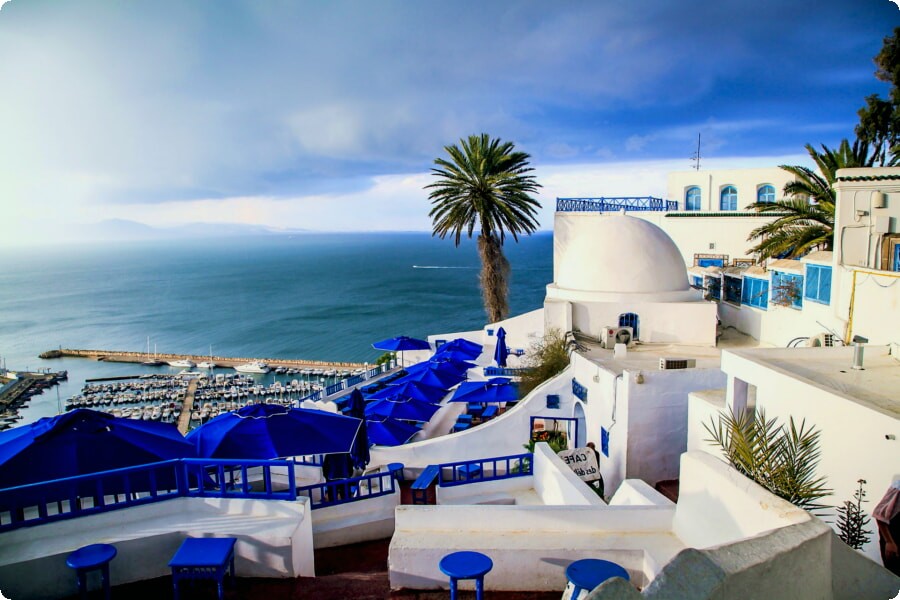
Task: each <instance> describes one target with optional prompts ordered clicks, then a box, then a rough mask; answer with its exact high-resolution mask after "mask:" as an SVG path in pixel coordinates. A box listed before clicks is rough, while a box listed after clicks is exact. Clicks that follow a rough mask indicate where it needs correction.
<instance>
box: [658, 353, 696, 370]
mask: <svg viewBox="0 0 900 600" xmlns="http://www.w3.org/2000/svg"><path fill="white" fill-rule="evenodd" d="M696 366H697V360H696V359H694V358H677V357H674V356H663V357H660V359H659V368H660V370H662V371H671V370H672V369H693V368H694V367H696Z"/></svg>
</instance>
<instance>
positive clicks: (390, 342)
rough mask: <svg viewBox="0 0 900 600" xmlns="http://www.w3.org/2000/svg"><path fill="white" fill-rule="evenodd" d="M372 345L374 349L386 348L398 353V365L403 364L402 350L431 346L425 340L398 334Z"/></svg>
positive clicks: (422, 348)
mask: <svg viewBox="0 0 900 600" xmlns="http://www.w3.org/2000/svg"><path fill="white" fill-rule="evenodd" d="M372 347H373V348H375V349H376V350H387V351H389V352H399V353H400V365H401V366H403V351H404V350H430V349H431V346H430V345H429V344H428V342H426V341H425V340H420V339H417V338H411V337H407V336H405V335H400V336H397V337H393V338H390V339H387V340H381V341H380V342H375V343H374V344H372Z"/></svg>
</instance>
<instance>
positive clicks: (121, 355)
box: [40, 348, 366, 369]
mask: <svg viewBox="0 0 900 600" xmlns="http://www.w3.org/2000/svg"><path fill="white" fill-rule="evenodd" d="M63 357H74V358H88V359H91V360H100V361H104V362H121V363H143V362H144V361H146V360H148V359H154V360H161V361H164V362H170V361H174V360H191V361H193V362H195V363H199V362H203V361H205V360H207V361H208V360H212V361H213V362H215V363H216V364H217V365H218V366H220V367H235V366H237V365H242V364H245V363H249V362H256V361H260V362H264V363H266V364H268V365H269V366H270V367H272V368H277V367H285V368H294V369H362V368H364V367H365V366H366V363H359V362H333V361H324V360H307V359H300V358H235V357H228V356H213V357H210V356H209V355H206V354H153V355H149V356H148V355H147V353H146V352H130V351H125V350H76V349H70V348H60V349H58V350H49V351H47V352H43V353H41V355H40V358H45V359H47V358H63Z"/></svg>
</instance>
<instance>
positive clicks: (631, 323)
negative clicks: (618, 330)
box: [619, 313, 641, 340]
mask: <svg viewBox="0 0 900 600" xmlns="http://www.w3.org/2000/svg"><path fill="white" fill-rule="evenodd" d="M639 323H640V319H639V317H638V316H637V315H636V314H634V313H622V314H621V315H619V327H631V331H632V333H634V339H636V340H639V339H641V338H640V329H639V325H638V324H639Z"/></svg>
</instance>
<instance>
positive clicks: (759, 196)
mask: <svg viewBox="0 0 900 600" xmlns="http://www.w3.org/2000/svg"><path fill="white" fill-rule="evenodd" d="M756 201H757V202H775V186H773V185H769V184H768V183H767V184H765V185H761V186H759V189H758V190H756Z"/></svg>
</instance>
